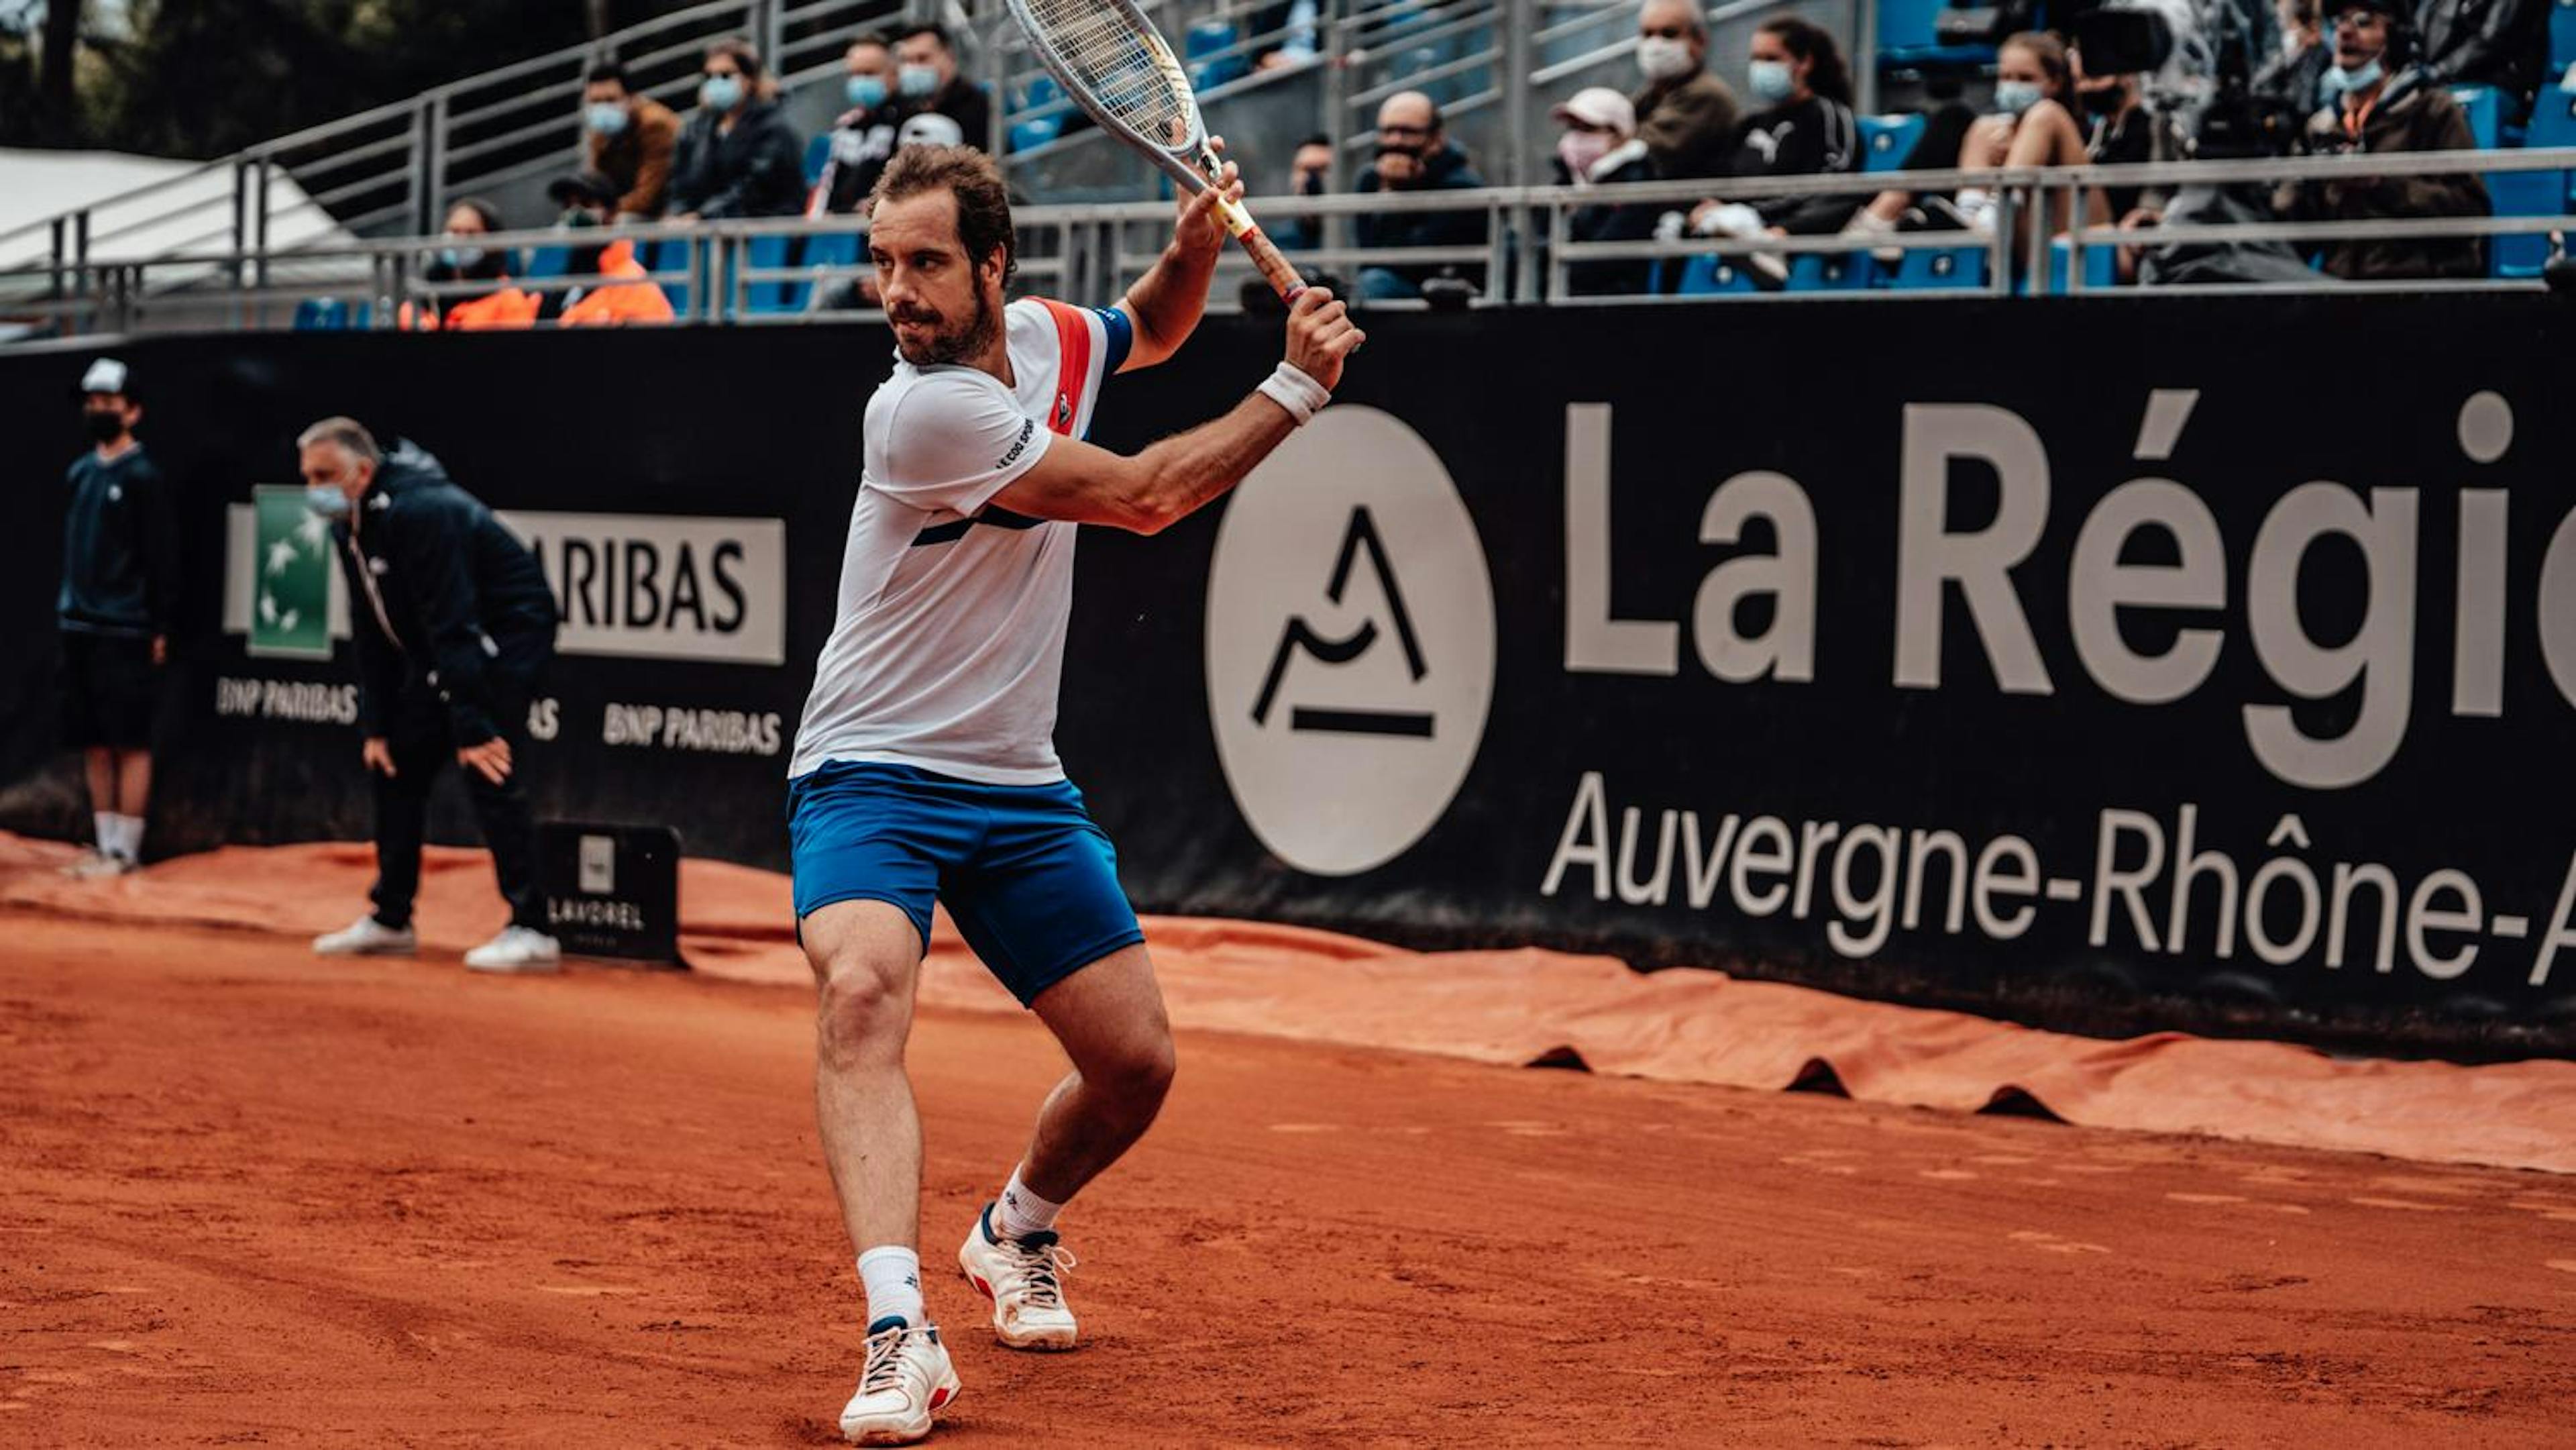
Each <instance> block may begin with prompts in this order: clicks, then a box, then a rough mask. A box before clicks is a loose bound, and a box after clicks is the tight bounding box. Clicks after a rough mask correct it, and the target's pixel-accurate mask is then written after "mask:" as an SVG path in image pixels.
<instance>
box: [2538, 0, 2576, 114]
mask: <svg viewBox="0 0 2576 1450" xmlns="http://www.w3.org/2000/svg"><path fill="white" fill-rule="evenodd" d="M2571 65H2576V0H2558V3H2557V4H2555V5H2552V6H2550V7H2549V73H2550V74H2551V75H2553V76H2559V75H2565V74H2566V73H2567V68H2568V67H2569V66H2571ZM2541 96H2542V99H2544V100H2546V99H2547V98H2548V91H2547V89H2546V87H2545V85H2544V88H2543V90H2542V92H2541Z"/></svg>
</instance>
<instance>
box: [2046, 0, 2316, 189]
mask: <svg viewBox="0 0 2576 1450" xmlns="http://www.w3.org/2000/svg"><path fill="white" fill-rule="evenodd" d="M2206 13H2207V14H2208V15H2209V16H2210V18H2211V22H2212V28H2211V31H2210V40H2211V42H2212V44H2213V46H2214V48H2215V52H2216V53H2215V55H2214V56H2213V57H2212V59H2213V61H2214V67H2213V68H2214V72H2215V73H2214V76H2213V84H2212V86H2211V89H2210V92H2209V95H2208V97H2207V100H2206V101H2205V103H2204V104H2202V105H2201V106H2200V108H2199V115H2198V117H2197V119H2196V123H2195V124H2193V125H2191V126H2190V127H2189V128H2188V129H2189V130H2190V132H2191V135H2192V141H2193V144H2192V154H2193V155H2195V156H2198V157H2200V158H2202V159H2205V160H2212V161H2221V160H2241V159H2245V158H2250V157H2258V156H2286V155H2288V154H2289V153H2290V150H2291V148H2292V146H2293V145H2295V144H2296V143H2297V141H2298V138H2299V131H2300V127H2301V126H2302V125H2303V124H2304V123H2305V122H2306V120H2307V117H2306V116H2305V115H2303V114H2301V112H2300V111H2299V108H2298V107H2297V106H2295V105H2293V104H2291V102H2290V101H2289V100H2288V99H2287V98H2286V97H2283V96H2279V95H2275V94H2270V93H2267V92H2263V91H2257V90H2256V89H2255V88H2254V60H2255V56H2254V38H2253V36H2252V35H2251V34H2249V33H2248V29H2247V25H2246V21H2245V16H2244V13H2243V12H2242V11H2241V10H2239V9H2238V8H2237V7H2236V6H2235V5H2233V4H2225V3H2222V4H2218V5H2213V6H2210V7H2208V9H2207V11H2206ZM2066 38H2067V43H2068V44H2069V45H2071V46H2072V47H2074V49H2075V51H2076V53H2077V54H2078V55H2080V56H2082V57H2083V64H2084V73H2085V74H2086V75H2097V76H2098V75H2135V74H2140V73H2152V72H2155V71H2158V70H2161V69H2163V68H2164V65H2165V63H2166V62H2167V61H2168V60H2170V59H2172V57H2173V53H2174V35H2173V27H2172V26H2171V25H2169V24H2168V23H2167V22H2166V20H2165V17H2164V16H2163V15H2161V14H2159V13H2157V12H2155V11H2152V10H2141V9H2132V8H2129V7H2127V6H2125V5H2122V4H2120V3H2117V0H2075V5H2074V7H2073V10H2072V12H2071V13H2070V14H2069V16H2068V18H2067V22H2066Z"/></svg>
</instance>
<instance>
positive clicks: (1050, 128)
mask: <svg viewBox="0 0 2576 1450" xmlns="http://www.w3.org/2000/svg"><path fill="white" fill-rule="evenodd" d="M1063 134H1064V117H1062V116H1040V117H1038V118H1037V119H1036V120H1033V121H1015V122H1013V123H1011V149H1012V150H1014V151H1030V150H1035V149H1036V148H1038V147H1040V146H1044V145H1045V144H1046V143H1048V142H1049V141H1052V140H1054V139H1055V138H1056V137H1058V136H1061V135H1063Z"/></svg>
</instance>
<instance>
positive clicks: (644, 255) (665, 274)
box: [635, 237, 689, 317]
mask: <svg viewBox="0 0 2576 1450" xmlns="http://www.w3.org/2000/svg"><path fill="white" fill-rule="evenodd" d="M635 250H636V254H637V255H636V259H637V260H638V261H641V262H642V263H643V264H644V270H645V271H647V272H650V273H652V274H653V280H654V281H655V282H657V283H659V284H660V285H661V288H662V295H663V296H665V297H668V298H670V299H671V310H672V311H674V312H677V313H679V314H680V315H681V316H683V317H685V316H687V315H688V312H689V244H688V243H687V242H685V241H683V240H681V239H679V238H677V237H673V238H670V239H668V240H665V241H659V242H645V243H642V244H640V245H638V246H637V247H636V249H635Z"/></svg>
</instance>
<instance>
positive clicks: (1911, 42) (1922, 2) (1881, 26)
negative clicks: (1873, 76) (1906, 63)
mask: <svg viewBox="0 0 2576 1450" xmlns="http://www.w3.org/2000/svg"><path fill="white" fill-rule="evenodd" d="M1877 4H1878V53H1879V55H1880V56H1881V57H1886V56H1890V55H1905V54H1909V53H1912V52H1917V51H1926V50H1937V49H1939V48H1940V45H1941V37H1940V33H1939V32H1938V31H1937V30H1935V29H1934V28H1933V27H1934V24H1935V22H1937V21H1938V20H1939V19H1940V18H1941V12H1942V11H1943V10H1946V9H1948V8H1949V0H1877Z"/></svg>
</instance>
